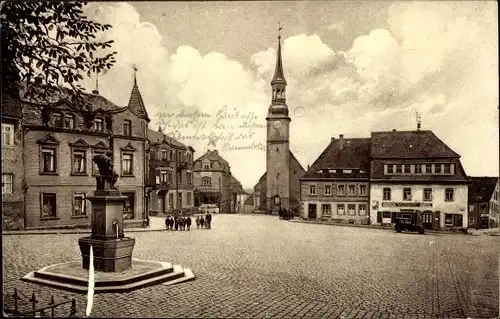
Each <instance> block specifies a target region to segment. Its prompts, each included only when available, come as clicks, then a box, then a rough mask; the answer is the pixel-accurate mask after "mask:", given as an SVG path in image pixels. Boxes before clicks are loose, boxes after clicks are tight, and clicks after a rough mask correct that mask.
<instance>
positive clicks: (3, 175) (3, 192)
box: [2, 172, 14, 195]
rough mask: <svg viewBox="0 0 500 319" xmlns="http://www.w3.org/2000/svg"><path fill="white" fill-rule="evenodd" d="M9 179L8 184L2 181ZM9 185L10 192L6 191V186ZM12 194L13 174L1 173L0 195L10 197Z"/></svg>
mask: <svg viewBox="0 0 500 319" xmlns="http://www.w3.org/2000/svg"><path fill="white" fill-rule="evenodd" d="M7 176H9V177H10V183H7V182H6V181H4V177H7ZM9 184H10V192H8V191H7V190H6V185H9ZM13 193H14V174H13V173H4V172H2V195H4V194H5V195H11V194H13Z"/></svg>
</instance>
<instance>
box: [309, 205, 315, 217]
mask: <svg viewBox="0 0 500 319" xmlns="http://www.w3.org/2000/svg"><path fill="white" fill-rule="evenodd" d="M308 206H309V208H308V209H309V210H308V215H307V216H308V217H309V219H316V204H309V205H308Z"/></svg>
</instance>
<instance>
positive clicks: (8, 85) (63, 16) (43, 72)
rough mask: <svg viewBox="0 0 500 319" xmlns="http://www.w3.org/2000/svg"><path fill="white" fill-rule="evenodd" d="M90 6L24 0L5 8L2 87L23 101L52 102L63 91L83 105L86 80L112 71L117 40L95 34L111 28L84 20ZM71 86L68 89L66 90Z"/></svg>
mask: <svg viewBox="0 0 500 319" xmlns="http://www.w3.org/2000/svg"><path fill="white" fill-rule="evenodd" d="M85 5H86V2H66V1H60V2H59V1H36V2H31V1H22V2H21V1H20V2H4V3H3V4H2V6H1V10H0V14H1V37H2V40H1V43H2V44H1V45H2V47H1V48H2V51H1V52H2V87H3V90H4V92H6V93H8V94H11V95H14V96H16V95H18V94H19V92H20V90H21V89H22V91H23V95H24V98H28V99H32V100H36V101H45V102H47V101H49V97H51V96H52V97H53V96H54V95H57V94H60V93H61V92H62V91H64V92H65V94H66V95H68V94H69V95H70V96H69V98H70V99H72V100H73V101H74V102H75V103H77V104H80V105H81V104H82V103H83V101H84V100H83V95H82V93H84V89H83V88H82V87H81V85H80V84H78V81H80V80H82V79H83V75H85V74H87V76H90V75H91V73H94V72H95V73H100V72H102V71H104V70H108V69H110V68H111V67H112V66H113V65H114V63H115V62H116V60H115V55H116V52H111V53H109V50H110V48H111V44H112V43H113V41H112V40H111V41H99V40H97V38H96V34H98V33H99V32H105V31H106V30H108V29H110V28H111V25H109V24H100V23H97V22H94V21H90V20H88V19H87V17H86V16H84V15H83V11H82V8H83V6H85ZM63 87H67V88H68V89H69V90H68V89H63Z"/></svg>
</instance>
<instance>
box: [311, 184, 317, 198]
mask: <svg viewBox="0 0 500 319" xmlns="http://www.w3.org/2000/svg"><path fill="white" fill-rule="evenodd" d="M309 195H312V196H316V195H317V194H316V184H309Z"/></svg>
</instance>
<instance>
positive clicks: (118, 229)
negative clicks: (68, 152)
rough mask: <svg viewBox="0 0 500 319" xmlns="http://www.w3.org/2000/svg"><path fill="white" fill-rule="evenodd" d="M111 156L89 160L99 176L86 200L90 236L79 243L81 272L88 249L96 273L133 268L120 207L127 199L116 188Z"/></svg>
mask: <svg viewBox="0 0 500 319" xmlns="http://www.w3.org/2000/svg"><path fill="white" fill-rule="evenodd" d="M112 155H113V152H112V151H110V150H108V151H107V152H106V153H105V154H99V155H96V156H94V157H93V158H92V161H94V162H95V163H96V164H97V167H98V169H99V174H98V175H97V176H96V180H97V189H96V191H95V192H94V196H89V197H87V199H88V200H89V201H90V202H91V204H92V215H91V216H92V218H91V226H92V234H91V235H90V236H89V237H83V238H80V240H79V241H78V245H79V246H80V251H81V253H82V259H83V268H84V269H89V255H90V245H92V247H93V253H94V268H95V270H96V271H103V272H120V271H124V270H127V269H128V268H130V267H131V266H132V251H133V250H134V245H135V239H134V238H130V237H125V236H124V234H123V206H124V203H125V201H126V200H127V197H126V196H122V195H121V193H120V192H119V191H118V190H117V189H116V187H115V183H116V181H117V180H118V174H117V173H116V172H115V171H114V169H113V160H112Z"/></svg>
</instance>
